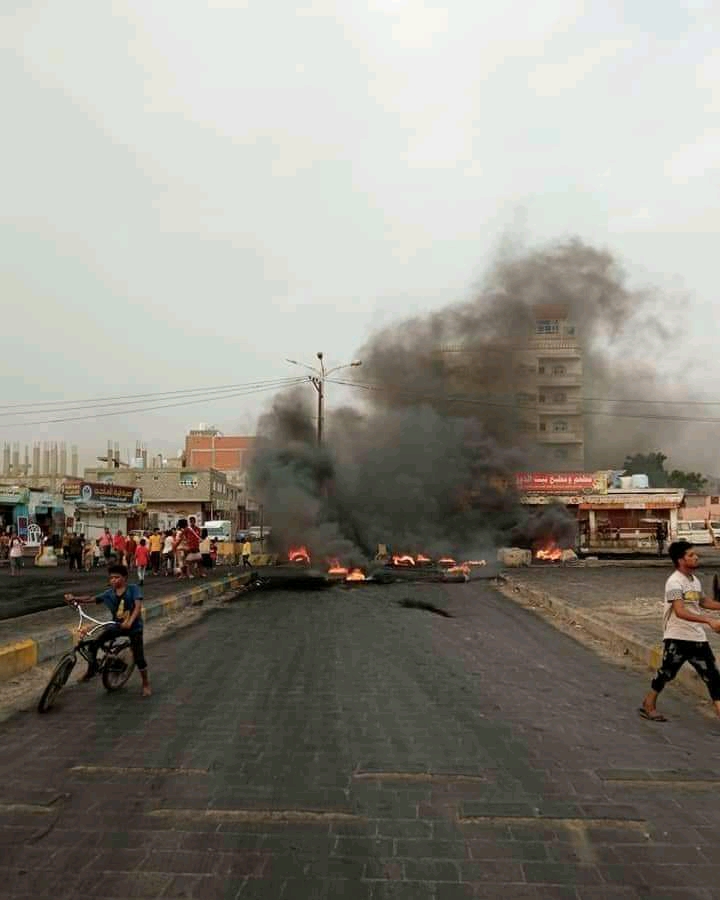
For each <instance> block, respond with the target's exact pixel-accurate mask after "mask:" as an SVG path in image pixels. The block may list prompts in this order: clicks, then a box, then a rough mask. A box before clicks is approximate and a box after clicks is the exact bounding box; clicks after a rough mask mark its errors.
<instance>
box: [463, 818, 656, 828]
mask: <svg viewBox="0 0 720 900" xmlns="http://www.w3.org/2000/svg"><path fill="white" fill-rule="evenodd" d="M457 821H458V823H459V824H460V825H536V826H537V827H538V828H542V827H543V826H544V825H556V826H559V827H564V828H575V829H577V828H626V829H627V830H628V831H641V830H643V829H647V822H646V821H645V820H644V819H595V818H588V819H579V818H564V817H561V816H458V819H457Z"/></svg>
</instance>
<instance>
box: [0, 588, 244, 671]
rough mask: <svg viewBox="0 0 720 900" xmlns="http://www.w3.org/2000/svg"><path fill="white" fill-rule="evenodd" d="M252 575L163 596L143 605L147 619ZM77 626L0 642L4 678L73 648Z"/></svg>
mask: <svg viewBox="0 0 720 900" xmlns="http://www.w3.org/2000/svg"><path fill="white" fill-rule="evenodd" d="M249 578H250V576H249V575H247V574H246V575H242V574H238V575H229V576H226V577H225V578H223V579H221V580H219V581H211V582H210V583H209V584H206V585H198V586H197V587H194V588H191V589H190V590H185V591H182V592H181V593H177V594H170V595H169V596H167V597H159V598H157V599H156V600H150V601H148V602H147V603H144V604H143V621H145V622H150V621H152V620H153V619H157V618H159V617H161V616H167V615H170V614H171V613H174V612H177V611H178V610H181V609H185V608H187V607H188V606H201V605H202V604H203V603H204V602H205V601H206V600H209V599H211V598H212V597H221V596H222V595H223V594H227V593H229V592H230V591H236V590H238V589H239V588H241V587H243V586H244V585H245V584H247V582H248V580H249ZM75 639H76V631H75V628H74V627H70V626H65V627H62V628H58V629H57V630H56V631H51V632H44V633H42V634H38V635H36V636H32V635H28V636H27V637H23V638H21V639H19V640H17V641H13V642H12V643H10V644H3V645H0V681H7V680H8V679H9V678H14V677H15V676H16V675H20V674H21V673H22V672H27V671H28V669H32V668H33V666H36V665H38V663H41V662H46V661H47V660H50V659H55V658H56V657H58V656H61V655H62V654H63V653H66V652H67V651H68V650H72V648H73V647H74V645H75Z"/></svg>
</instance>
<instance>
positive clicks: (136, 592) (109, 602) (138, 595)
mask: <svg viewBox="0 0 720 900" xmlns="http://www.w3.org/2000/svg"><path fill="white" fill-rule="evenodd" d="M95 602H96V603H104V604H105V606H107V608H108V609H109V610H110V614H111V615H112V617H113V619H115V621H116V622H122V620H123V617H124V615H125V613H131V612H132V611H133V609H134V607H135V604H136V603H142V591H141V590H140V586H139V585H137V584H128V585H126V586H125V590H124V591H123V593H122V594H119V595H118V594H116V593H115V588H108V589H107V590H106V591H103V593H102V594H98V595H97V596H96V597H95ZM142 627H143V620H142V614H141V615H139V616H138V617H137V619H135V621H134V622H133V623H132V625H131V626H130V628H129V629H128V630H129V631H131V632H132V631H142Z"/></svg>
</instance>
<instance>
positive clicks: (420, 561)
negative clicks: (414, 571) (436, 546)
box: [415, 553, 432, 566]
mask: <svg viewBox="0 0 720 900" xmlns="http://www.w3.org/2000/svg"><path fill="white" fill-rule="evenodd" d="M415 562H416V564H417V565H418V566H430V565H432V560H431V559H430V557H429V556H425V555H424V554H423V553H418V555H417V556H416V557H415Z"/></svg>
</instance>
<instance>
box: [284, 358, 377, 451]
mask: <svg viewBox="0 0 720 900" xmlns="http://www.w3.org/2000/svg"><path fill="white" fill-rule="evenodd" d="M316 355H317V358H318V361H319V363H320V365H319V367H318V368H315V367H314V366H308V365H307V364H306V363H301V362H298V361H297V360H296V359H288V360H286V362H289V363H292V364H293V365H294V366H303V367H304V368H306V369H310V371H311V372H313V374H312V375H308V381H309V382H310V384H311V385H312V386H313V387H314V388H315V390H316V391H317V394H318V415H317V443H318V447H322V444H323V438H324V436H325V380H326V379H327V377H328V375H332V374H333V373H334V372H339V371H340V369H354V368H356V367H357V366H361V365H362V362H361V360H359V359H355V360H353V361H352V362H351V363H345V364H344V365H342V366H334V367H333V368H332V369H326V368H325V362H324V356H323V353H322V351H320V350H319V351H318V352H317V354H316Z"/></svg>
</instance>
